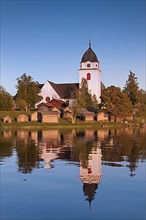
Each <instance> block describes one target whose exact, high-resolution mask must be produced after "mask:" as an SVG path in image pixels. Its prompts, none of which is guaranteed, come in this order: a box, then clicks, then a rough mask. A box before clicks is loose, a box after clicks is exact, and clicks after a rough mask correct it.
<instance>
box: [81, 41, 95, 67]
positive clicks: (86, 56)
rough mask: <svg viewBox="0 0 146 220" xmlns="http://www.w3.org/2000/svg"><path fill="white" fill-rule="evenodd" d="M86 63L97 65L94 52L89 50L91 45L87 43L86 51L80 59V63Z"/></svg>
mask: <svg viewBox="0 0 146 220" xmlns="http://www.w3.org/2000/svg"><path fill="white" fill-rule="evenodd" d="M87 61H91V62H98V63H99V61H98V59H97V56H96V54H95V53H94V51H93V50H92V48H91V43H89V48H88V50H86V52H85V53H84V54H83V56H82V59H81V63H85V62H87Z"/></svg>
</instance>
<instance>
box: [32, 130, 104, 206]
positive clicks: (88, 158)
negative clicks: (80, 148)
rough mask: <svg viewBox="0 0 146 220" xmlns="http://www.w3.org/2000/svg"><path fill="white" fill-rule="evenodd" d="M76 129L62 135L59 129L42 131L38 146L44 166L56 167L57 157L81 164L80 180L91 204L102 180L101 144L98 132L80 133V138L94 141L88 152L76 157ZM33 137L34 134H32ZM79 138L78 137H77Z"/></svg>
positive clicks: (39, 134) (39, 135) (90, 141)
mask: <svg viewBox="0 0 146 220" xmlns="http://www.w3.org/2000/svg"><path fill="white" fill-rule="evenodd" d="M74 135H76V133H75V132H74V130H72V131H70V132H68V133H66V134H65V135H61V134H60V133H59V131H58V130H49V131H42V132H41V133H38V143H37V144H38V146H39V148H41V158H42V159H43V161H44V168H48V169H51V168H54V165H53V161H55V160H57V159H68V160H70V161H72V163H75V164H76V163H78V164H79V165H80V180H81V181H82V183H83V192H84V195H85V197H86V200H87V201H88V202H89V204H90V205H91V202H92V200H94V198H95V194H96V190H97V188H98V185H99V183H100V180H101V176H102V171H101V157H102V155H101V146H100V142H98V141H97V140H96V141H95V140H94V139H97V133H96V134H95V132H94V131H93V132H92V131H86V132H85V133H81V134H80V135H81V137H80V135H79V134H78V135H79V137H78V138H79V139H80V138H81V139H82V138H83V136H84V140H85V142H86V143H88V142H89V143H92V147H91V149H90V151H89V152H88V153H87V152H86V154H84V153H82V152H80V153H79V155H78V156H77V157H76V156H74V155H73V152H72V150H73V148H74V149H75V146H76V144H75V145H74ZM82 135H83V136H82ZM32 138H33V134H32ZM76 138H77V137H76Z"/></svg>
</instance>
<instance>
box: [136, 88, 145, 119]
mask: <svg viewBox="0 0 146 220" xmlns="http://www.w3.org/2000/svg"><path fill="white" fill-rule="evenodd" d="M134 110H135V116H136V117H138V118H139V119H140V120H143V119H146V91H144V90H142V89H141V90H139V95H138V103H137V104H135V106H134Z"/></svg>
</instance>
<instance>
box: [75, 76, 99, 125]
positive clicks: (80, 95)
mask: <svg viewBox="0 0 146 220" xmlns="http://www.w3.org/2000/svg"><path fill="white" fill-rule="evenodd" d="M73 99H74V101H73V104H72V107H71V109H72V123H75V119H76V116H77V115H78V114H79V113H80V108H92V107H93V108H96V107H97V105H98V101H97V98H96V96H95V95H93V96H92V94H91V92H90V91H89V90H88V83H87V80H86V79H85V78H83V79H82V82H81V87H80V88H79V89H78V90H77V91H76V93H75V94H74V97H73Z"/></svg>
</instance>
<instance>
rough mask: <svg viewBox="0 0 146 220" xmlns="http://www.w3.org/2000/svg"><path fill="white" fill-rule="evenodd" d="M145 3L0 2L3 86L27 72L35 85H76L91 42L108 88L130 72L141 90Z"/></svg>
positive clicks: (10, 88)
mask: <svg viewBox="0 0 146 220" xmlns="http://www.w3.org/2000/svg"><path fill="white" fill-rule="evenodd" d="M145 6H146V5H145V1H142V0H137V1H136V0H135V1H132V0H130V1H125V0H123V1H119V0H117V1H116V0H114V1H110V0H107V1H105V0H103V1H98V0H97V1H84V0H82V1H75V0H74V1H69V0H68V1H43V0H41V1H35V0H34V1H27V0H25V1H21V0H17V1H14V0H9V1H7V0H2V1H1V85H2V86H3V87H4V88H5V89H6V90H7V91H8V92H10V93H11V94H12V95H14V94H15V93H16V84H17V81H16V78H17V77H20V76H21V75H22V74H23V73H26V74H28V75H30V76H32V77H33V79H34V80H35V81H38V82H39V83H45V82H46V81H47V80H50V81H53V82H56V83H65V82H78V80H79V79H78V69H79V65H80V61H81V58H82V55H83V54H84V52H85V51H86V50H87V49H88V42H89V38H90V39H91V42H92V49H93V50H94V52H95V53H96V55H97V57H98V59H99V61H100V67H101V70H102V81H103V83H104V84H105V85H106V86H110V85H115V86H119V87H120V88H123V87H124V86H125V83H126V80H127V79H128V74H129V71H130V70H131V71H132V72H134V73H135V74H136V76H137V78H138V83H139V87H140V88H143V89H145V49H146V47H145V39H146V38H145V37H146V36H145V19H146V11H145Z"/></svg>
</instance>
